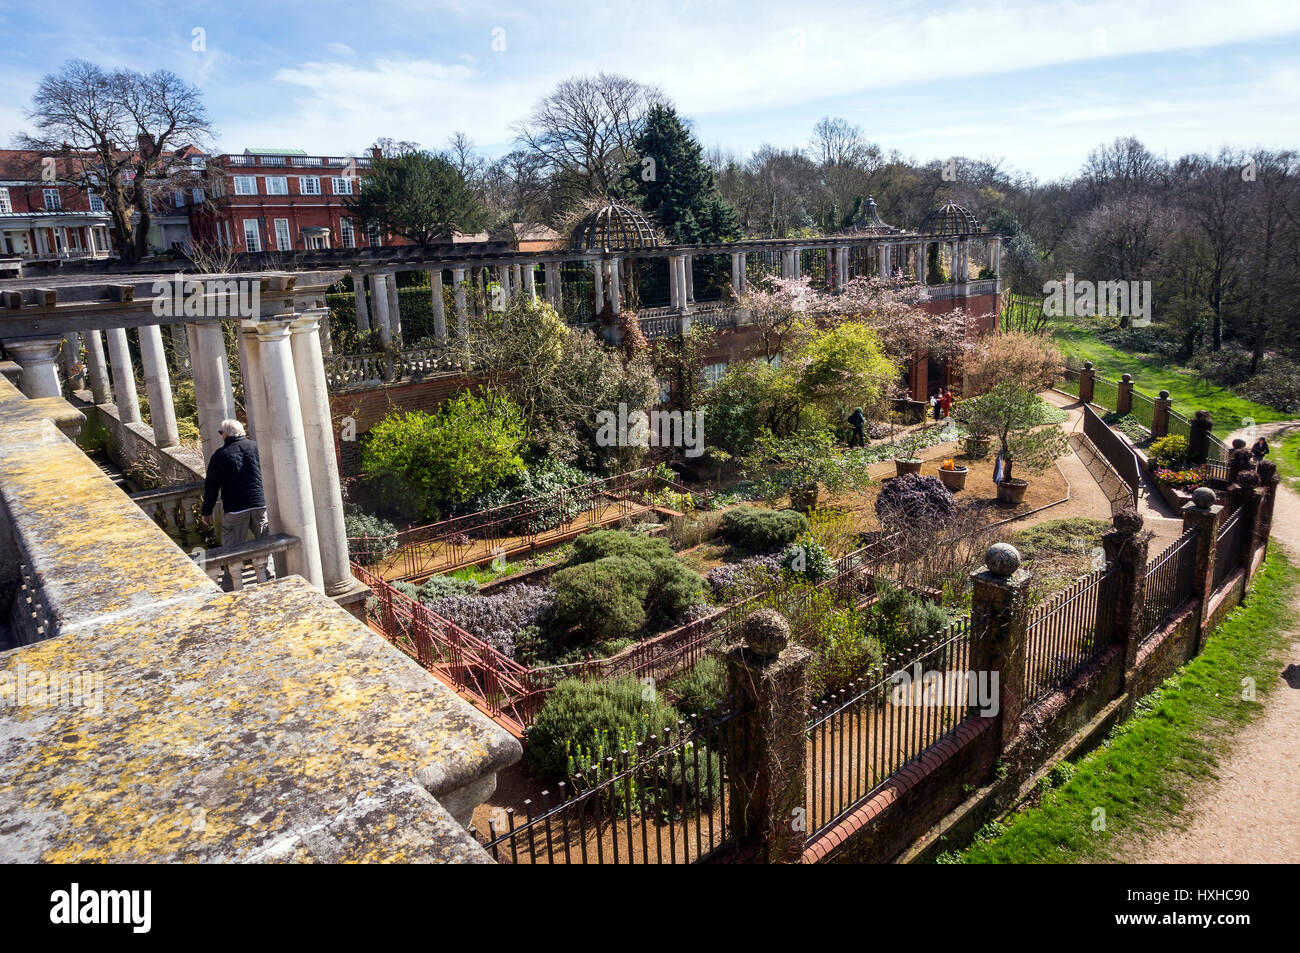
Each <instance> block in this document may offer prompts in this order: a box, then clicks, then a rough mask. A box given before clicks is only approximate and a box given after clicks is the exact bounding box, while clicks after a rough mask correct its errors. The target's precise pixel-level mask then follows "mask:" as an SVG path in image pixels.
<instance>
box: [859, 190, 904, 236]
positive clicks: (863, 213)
mask: <svg viewBox="0 0 1300 953" xmlns="http://www.w3.org/2000/svg"><path fill="white" fill-rule="evenodd" d="M901 231H902V229H899V228H895V227H894V226H893V225H889V224H887V223H886V222H885V220H884V219H882V218H881V217H880V210H879V209H877V208H876V200H875V198H873V197H872V196H870V195H868V196H867V201H866V202H864V203H863V205H862V208H861V210H860V211H859V212H858V217H857V218H856V219H855V220H854V222H853V227H852V228H850V229H849V232H850V233H852V234H855V235H896V234H898V233H899V232H901Z"/></svg>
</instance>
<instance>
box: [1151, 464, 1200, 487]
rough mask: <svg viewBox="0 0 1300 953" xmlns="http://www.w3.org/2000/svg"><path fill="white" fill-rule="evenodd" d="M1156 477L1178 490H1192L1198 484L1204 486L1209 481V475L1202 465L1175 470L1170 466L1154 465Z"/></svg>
mask: <svg viewBox="0 0 1300 953" xmlns="http://www.w3.org/2000/svg"><path fill="white" fill-rule="evenodd" d="M1156 479H1157V480H1159V481H1160V482H1161V483H1163V484H1164V485H1165V486H1172V487H1175V488H1176V489H1179V490H1194V489H1196V488H1197V487H1198V486H1205V485H1206V484H1207V482H1208V481H1209V476H1208V474H1206V472H1205V468H1204V467H1190V468H1187V469H1183V470H1175V469H1173V468H1171V467H1160V466H1158V467H1156Z"/></svg>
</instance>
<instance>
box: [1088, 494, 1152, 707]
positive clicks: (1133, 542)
mask: <svg viewBox="0 0 1300 953" xmlns="http://www.w3.org/2000/svg"><path fill="white" fill-rule="evenodd" d="M1142 522H1143V520H1142V515H1141V514H1140V513H1137V512H1135V511H1134V510H1131V509H1123V510H1120V511H1119V512H1118V513H1116V514H1115V515H1114V516H1112V517H1111V523H1112V525H1113V526H1114V529H1112V530H1110V531H1108V532H1107V533H1105V534H1104V535H1103V536H1102V537H1101V545H1102V549H1103V550H1104V551H1105V553H1106V562H1107V563H1109V564H1110V565H1111V566H1113V567H1114V569H1115V572H1116V576H1117V578H1116V581H1115V589H1114V593H1115V599H1114V602H1113V603H1111V604H1109V605H1098V606H1097V612H1098V613H1110V620H1109V621H1110V624H1111V641H1112V642H1114V643H1115V644H1116V645H1118V646H1120V647H1121V648H1122V649H1123V651H1124V672H1123V678H1124V681H1125V683H1127V681H1128V675H1129V672H1131V671H1132V670H1133V666H1134V664H1135V663H1136V662H1137V652H1138V646H1139V645H1141V644H1142V639H1143V638H1145V637H1146V633H1145V632H1143V631H1142V629H1143V625H1142V621H1143V615H1144V611H1145V609H1146V591H1147V557H1148V555H1149V552H1150V547H1151V537H1150V535H1149V534H1144V533H1142V531H1141V530H1142ZM1105 621H1106V620H1105V619H1104V618H1099V619H1098V620H1097V622H1098V624H1099V625H1102V624H1104V622H1105Z"/></svg>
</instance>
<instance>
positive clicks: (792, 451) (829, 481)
mask: <svg viewBox="0 0 1300 953" xmlns="http://www.w3.org/2000/svg"><path fill="white" fill-rule="evenodd" d="M868 466H869V464H868V463H867V462H866V458H865V456H864V455H863V454H861V453H841V452H838V451H837V450H836V449H835V443H834V440H833V439H832V438H831V435H830V434H829V433H826V432H824V431H812V432H801V433H796V434H793V435H791V436H789V437H774V436H773V435H772V434H771V432H766V433H764V434H763V435H762V436H761V437H759V438H758V440H757V441H756V447H755V449H754V450H753V452H751V453H749V454H748V455H746V457H745V458H744V460H743V461H742V472H744V473H746V474H749V473H753V474H758V473H761V474H762V475H761V477H760V478H759V480H758V482H759V484H760V485H761V486H762V487H763V490H764V493H765V495H766V496H767V497H768V498H769V499H775V498H776V497H779V496H780V495H781V494H783V493H788V494H789V495H790V506H791V507H793V508H794V509H796V510H800V511H803V512H807V511H809V510H813V509H816V508H817V499H818V495H819V492H820V489H821V487H825V488H826V489H828V490H830V491H831V492H837V491H839V490H846V489H861V488H862V487H864V486H867V485H869V484H870V483H871V476H870V474H869V473H868Z"/></svg>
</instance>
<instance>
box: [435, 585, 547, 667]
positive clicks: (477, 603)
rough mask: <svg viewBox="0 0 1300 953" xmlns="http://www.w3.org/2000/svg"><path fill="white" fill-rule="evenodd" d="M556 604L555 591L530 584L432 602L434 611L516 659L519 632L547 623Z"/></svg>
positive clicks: (449, 597)
mask: <svg viewBox="0 0 1300 953" xmlns="http://www.w3.org/2000/svg"><path fill="white" fill-rule="evenodd" d="M554 605H555V590H553V589H546V588H543V587H542V586H529V585H518V586H511V587H510V588H508V589H505V590H503V591H501V592H497V593H493V594H492V595H490V596H448V597H446V598H444V599H438V600H436V601H434V602H430V603H428V606H429V608H430V610H432V611H433V612H436V613H437V614H438V615H440V616H442V617H443V618H444V619H450V620H451V621H452V622H455V623H456V624H457V625H458V626H460V627H461V628H462V629H464V630H465V631H466V632H468V633H469V634H470V635H474V636H477V637H478V638H480V639H482V640H483V641H484V642H486V643H488V644H489V645H491V646H492V647H493V648H495V649H496V650H497V651H499V652H501V653H502V654H503V655H506V656H509V657H510V658H514V657H515V648H516V647H515V636H516V635H517V634H518V633H519V631H520V630H521V629H524V628H527V627H528V626H530V625H541V624H543V622H544V620H545V619H546V617H547V616H549V615H550V612H551V608H552V607H553V606H554Z"/></svg>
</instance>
